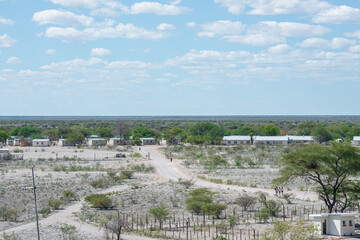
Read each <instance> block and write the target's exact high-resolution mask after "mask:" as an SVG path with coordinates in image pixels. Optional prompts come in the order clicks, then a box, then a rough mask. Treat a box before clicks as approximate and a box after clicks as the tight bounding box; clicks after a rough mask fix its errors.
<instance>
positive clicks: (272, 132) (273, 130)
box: [261, 124, 280, 136]
mask: <svg viewBox="0 0 360 240" xmlns="http://www.w3.org/2000/svg"><path fill="white" fill-rule="evenodd" d="M279 133H280V129H279V128H278V127H277V126H275V125H271V124H267V125H265V126H264V127H262V129H261V134H262V135H264V136H277V135H279Z"/></svg>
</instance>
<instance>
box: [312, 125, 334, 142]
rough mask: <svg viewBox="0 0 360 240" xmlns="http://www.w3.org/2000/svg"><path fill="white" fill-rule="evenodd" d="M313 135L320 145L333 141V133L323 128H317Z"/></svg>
mask: <svg viewBox="0 0 360 240" xmlns="http://www.w3.org/2000/svg"><path fill="white" fill-rule="evenodd" d="M311 134H312V135H313V136H314V139H315V140H316V141H317V142H319V143H323V142H328V141H330V140H332V139H333V137H332V136H331V133H330V132H329V131H328V130H327V129H326V128H325V127H323V126H319V127H316V128H315V129H314V130H313V131H312V133H311Z"/></svg>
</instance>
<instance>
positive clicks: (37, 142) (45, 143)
mask: <svg viewBox="0 0 360 240" xmlns="http://www.w3.org/2000/svg"><path fill="white" fill-rule="evenodd" d="M32 146H33V147H50V146H51V142H50V139H33V140H32Z"/></svg>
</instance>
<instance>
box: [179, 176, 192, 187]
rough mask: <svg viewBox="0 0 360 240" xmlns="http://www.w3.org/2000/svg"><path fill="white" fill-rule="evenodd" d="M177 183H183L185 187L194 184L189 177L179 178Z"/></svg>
mask: <svg viewBox="0 0 360 240" xmlns="http://www.w3.org/2000/svg"><path fill="white" fill-rule="evenodd" d="M178 183H179V184H181V185H183V186H184V187H185V188H186V189H189V188H190V187H191V186H192V185H194V182H193V181H192V180H191V179H189V180H182V179H181V178H179V180H178Z"/></svg>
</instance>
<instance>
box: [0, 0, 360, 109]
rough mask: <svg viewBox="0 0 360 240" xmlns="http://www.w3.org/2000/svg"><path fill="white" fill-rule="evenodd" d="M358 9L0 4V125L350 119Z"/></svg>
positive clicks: (191, 0)
mask: <svg viewBox="0 0 360 240" xmlns="http://www.w3.org/2000/svg"><path fill="white" fill-rule="evenodd" d="M359 90H360V1H359V0H337V1H322V0H150V1H146V0H144V1H141V0H131V1H130V0H31V1H29V0H0V116H14V115H19V116H28V115H33V116H34V115H41V116H53V115H58V116H59V115H60V116H66V115H69V116H71V115H75V116H89V115H91V116H94V115H99V116H102V115H108V116H141V115H145V116H146V115H151V116H154V115H359V114H360V107H359V103H360V91H359Z"/></svg>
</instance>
